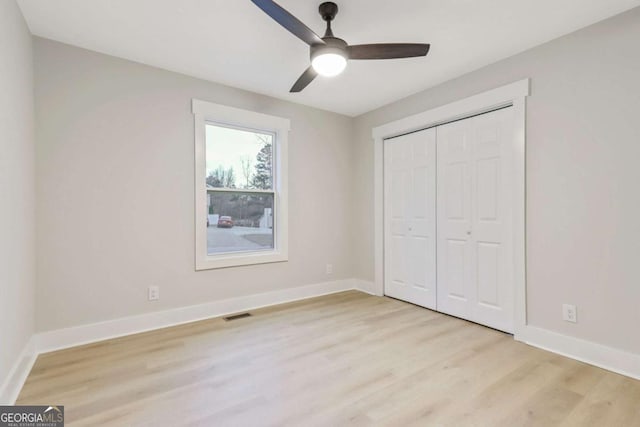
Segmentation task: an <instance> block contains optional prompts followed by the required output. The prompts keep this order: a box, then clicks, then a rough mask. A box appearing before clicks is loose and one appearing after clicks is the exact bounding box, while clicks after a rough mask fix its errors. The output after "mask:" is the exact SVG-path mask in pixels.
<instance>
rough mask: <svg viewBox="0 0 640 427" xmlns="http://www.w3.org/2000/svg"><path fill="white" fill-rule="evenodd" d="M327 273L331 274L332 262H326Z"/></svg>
mask: <svg viewBox="0 0 640 427" xmlns="http://www.w3.org/2000/svg"><path fill="white" fill-rule="evenodd" d="M327 274H333V264H327Z"/></svg>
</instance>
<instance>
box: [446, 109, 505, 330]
mask: <svg viewBox="0 0 640 427" xmlns="http://www.w3.org/2000/svg"><path fill="white" fill-rule="evenodd" d="M437 151H438V161H437V163H438V165H437V167H438V190H437V192H438V196H437V206H438V208H437V209H438V244H437V251H438V262H437V264H438V273H437V276H438V279H437V282H438V298H437V306H438V311H442V312H444V313H448V314H451V315H454V316H458V317H461V318H464V319H468V320H471V321H474V322H477V323H481V324H484V325H487V326H490V327H493V328H496V329H499V330H502V331H506V332H513V323H514V282H513V277H514V275H513V219H512V205H513V179H514V171H513V162H514V152H513V108H505V109H502V110H498V111H494V112H491V113H487V114H483V115H479V116H476V117H472V118H469V119H465V120H460V121H458V122H453V123H450V124H446V125H443V126H439V127H438V128H437Z"/></svg>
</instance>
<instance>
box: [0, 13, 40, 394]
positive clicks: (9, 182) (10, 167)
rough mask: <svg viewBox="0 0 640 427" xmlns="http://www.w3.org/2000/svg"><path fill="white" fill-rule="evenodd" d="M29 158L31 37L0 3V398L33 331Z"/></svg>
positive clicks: (19, 16)
mask: <svg viewBox="0 0 640 427" xmlns="http://www.w3.org/2000/svg"><path fill="white" fill-rule="evenodd" d="M34 156H35V155H34V137H33V60H32V43H31V34H30V33H29V30H28V28H27V26H26V24H25V22H24V20H23V18H22V14H21V13H20V10H19V9H18V6H17V5H16V3H15V1H13V0H10V1H0V394H1V392H2V385H3V383H4V382H5V381H6V380H7V376H8V374H9V371H10V369H11V368H12V367H13V366H14V364H15V363H16V362H17V361H18V355H19V354H20V353H21V352H22V350H23V349H24V347H25V345H26V343H27V342H28V340H29V338H30V337H31V334H32V333H33V330H34V316H35V314H34V286H35V229H34V226H35V219H34V216H35V168H34V166H35V157H34ZM5 399H6V396H1V395H0V402H2V401H4V400H5Z"/></svg>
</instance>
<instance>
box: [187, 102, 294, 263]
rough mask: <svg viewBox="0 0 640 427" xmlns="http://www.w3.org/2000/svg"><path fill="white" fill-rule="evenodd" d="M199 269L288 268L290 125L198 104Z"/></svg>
mask: <svg viewBox="0 0 640 427" xmlns="http://www.w3.org/2000/svg"><path fill="white" fill-rule="evenodd" d="M193 113H194V115H195V153H196V159H195V160H196V161H195V165H196V172H195V185H196V203H195V208H196V215H195V216H196V218H195V219H196V227H195V230H196V239H195V240H196V269H197V270H204V269H210V268H222V267H232V266H238V265H249V264H259V263H266V262H279V261H286V260H287V191H286V190H287V186H286V184H287V155H286V154H287V134H288V131H289V121H288V120H287V119H283V118H280V117H275V116H268V115H265V114H260V113H255V112H252V111H246V110H240V109H237V108H231V107H226V106H223V105H218V104H213V103H209V102H205V101H199V100H195V99H194V100H193Z"/></svg>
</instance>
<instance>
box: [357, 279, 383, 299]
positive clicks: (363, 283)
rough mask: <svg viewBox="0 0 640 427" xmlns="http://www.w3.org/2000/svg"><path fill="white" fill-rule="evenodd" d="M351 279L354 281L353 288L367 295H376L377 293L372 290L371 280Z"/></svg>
mask: <svg viewBox="0 0 640 427" xmlns="http://www.w3.org/2000/svg"><path fill="white" fill-rule="evenodd" d="M353 281H354V283H355V284H354V287H355V289H357V290H359V291H361V292H364V293H366V294H369V295H376V296H377V295H378V294H376V292H375V290H374V285H373V282H370V281H368V280H362V279H353Z"/></svg>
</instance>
